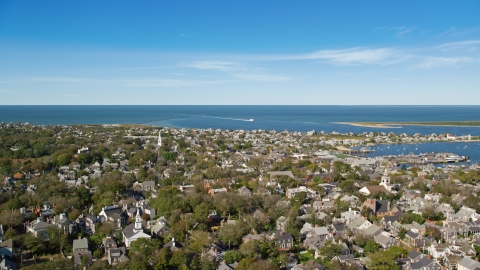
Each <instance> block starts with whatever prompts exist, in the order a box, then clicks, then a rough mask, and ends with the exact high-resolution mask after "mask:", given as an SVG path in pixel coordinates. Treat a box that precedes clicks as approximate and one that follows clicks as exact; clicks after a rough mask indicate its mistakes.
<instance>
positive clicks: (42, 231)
mask: <svg viewBox="0 0 480 270" xmlns="http://www.w3.org/2000/svg"><path fill="white" fill-rule="evenodd" d="M26 227H27V232H30V233H33V235H35V236H36V237H40V236H41V237H42V238H43V240H44V241H48V235H47V229H48V228H50V227H55V225H52V224H50V223H47V222H45V221H43V218H42V217H38V218H37V219H36V220H34V221H32V222H30V223H28V224H27V225H26Z"/></svg>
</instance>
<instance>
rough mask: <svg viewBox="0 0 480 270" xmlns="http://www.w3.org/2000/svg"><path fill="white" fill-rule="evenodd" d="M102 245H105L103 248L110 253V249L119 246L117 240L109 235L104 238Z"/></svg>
mask: <svg viewBox="0 0 480 270" xmlns="http://www.w3.org/2000/svg"><path fill="white" fill-rule="evenodd" d="M102 245H103V248H104V249H105V254H108V250H110V249H112V248H117V247H118V246H117V242H115V240H113V239H112V237H110V236H107V237H105V238H103V239H102Z"/></svg>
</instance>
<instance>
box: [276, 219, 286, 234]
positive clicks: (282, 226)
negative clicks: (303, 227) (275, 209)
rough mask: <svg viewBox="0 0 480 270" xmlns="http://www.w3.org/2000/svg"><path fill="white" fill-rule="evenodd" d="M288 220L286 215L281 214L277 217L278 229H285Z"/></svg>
mask: <svg viewBox="0 0 480 270" xmlns="http://www.w3.org/2000/svg"><path fill="white" fill-rule="evenodd" d="M287 222H288V218H286V217H284V216H280V217H279V218H278V219H277V222H276V224H277V230H281V231H283V230H285V227H286V226H287Z"/></svg>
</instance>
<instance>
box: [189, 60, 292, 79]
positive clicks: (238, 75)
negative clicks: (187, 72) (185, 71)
mask: <svg viewBox="0 0 480 270" xmlns="http://www.w3.org/2000/svg"><path fill="white" fill-rule="evenodd" d="M187 66H188V67H190V68H194V69H201V70H212V71H219V72H223V73H226V74H227V75H228V76H231V77H232V78H235V79H236V81H239V80H240V81H259V82H278V81H289V80H292V78H290V77H285V76H278V75H272V74H266V73H265V72H264V69H262V68H258V67H251V66H247V65H246V64H242V63H237V62H224V61H213V60H211V61H199V62H194V63H191V64H189V65H187Z"/></svg>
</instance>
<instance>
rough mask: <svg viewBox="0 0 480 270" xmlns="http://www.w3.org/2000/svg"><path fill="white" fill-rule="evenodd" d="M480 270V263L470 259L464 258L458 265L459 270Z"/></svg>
mask: <svg viewBox="0 0 480 270" xmlns="http://www.w3.org/2000/svg"><path fill="white" fill-rule="evenodd" d="M479 268H480V262H478V261H476V260H472V259H471V258H470V257H464V258H463V259H462V260H461V261H459V262H458V263H457V270H474V269H479Z"/></svg>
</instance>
